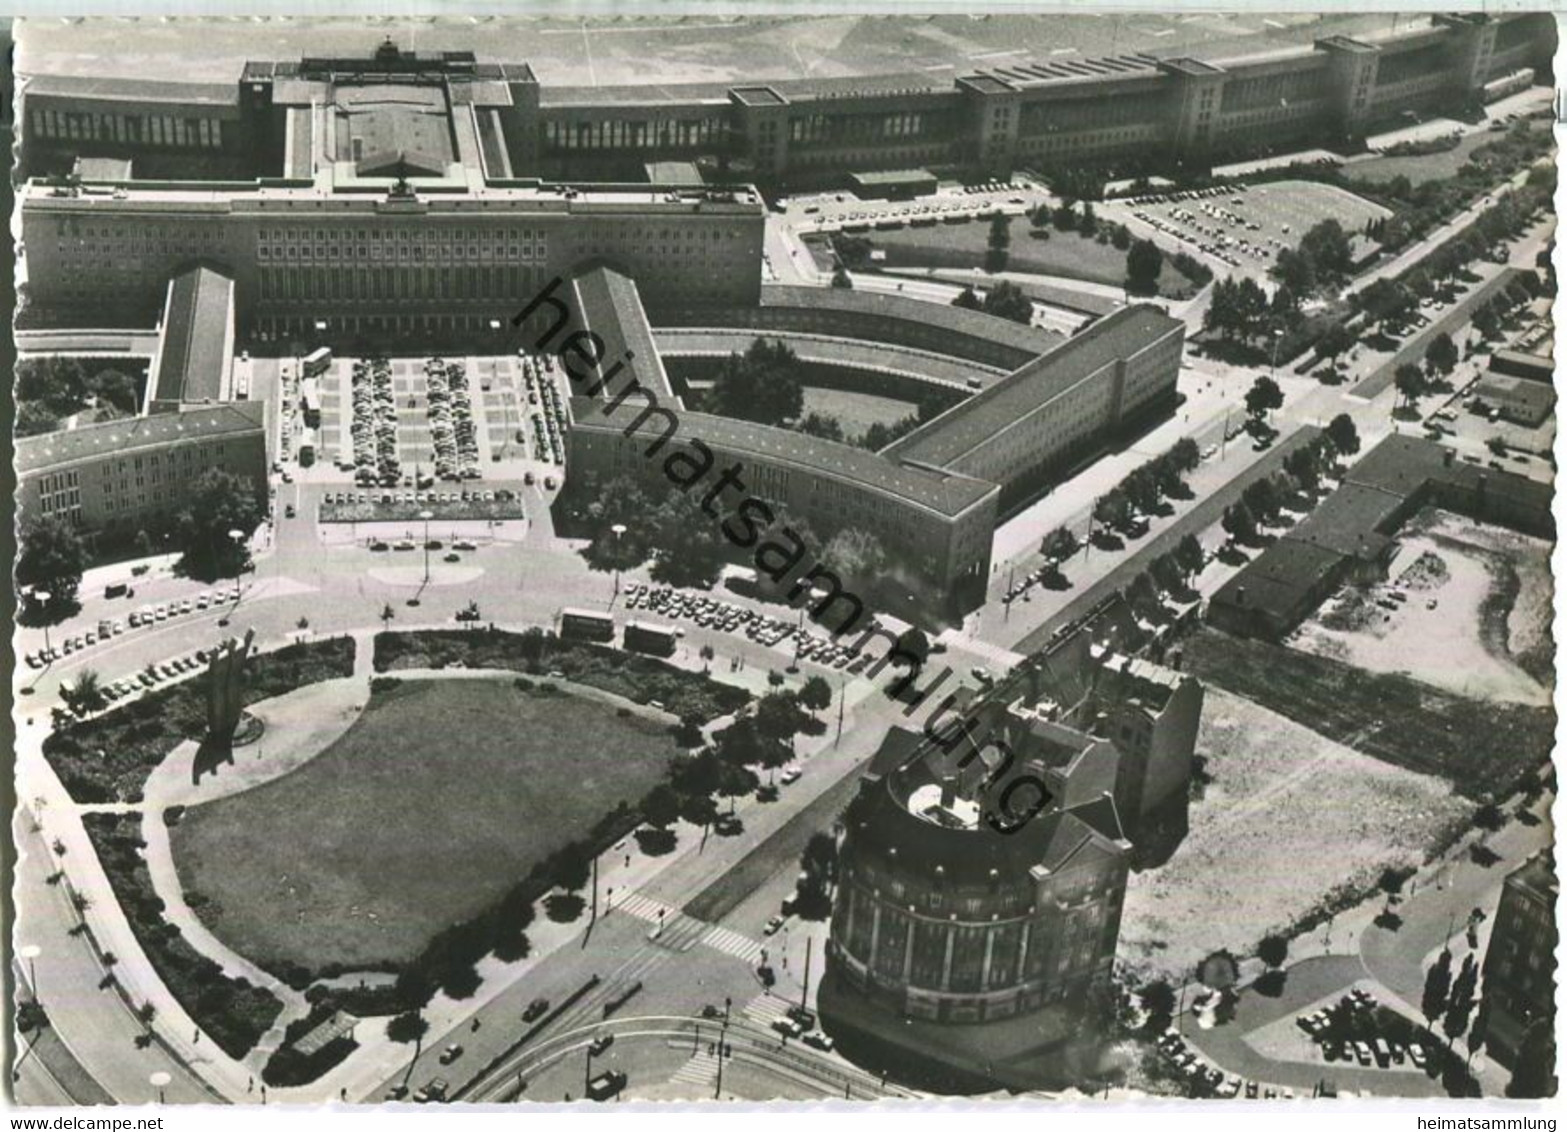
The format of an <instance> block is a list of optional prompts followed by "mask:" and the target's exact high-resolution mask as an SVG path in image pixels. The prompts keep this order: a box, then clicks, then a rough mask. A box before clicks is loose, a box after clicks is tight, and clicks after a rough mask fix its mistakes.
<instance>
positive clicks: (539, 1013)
mask: <svg viewBox="0 0 1567 1132" xmlns="http://www.w3.org/2000/svg"><path fill="white" fill-rule="evenodd" d="M549 1008H550V1000H549V999H547V998H536V999H534V1000H533V1001H532V1002H530V1003H528V1009H526V1010H524V1011H523V1012H522V1020H523V1021H524V1022H532V1021H533V1020H534V1019H535V1018H542V1017H544V1015H545V1014H547V1013H548V1012H549Z"/></svg>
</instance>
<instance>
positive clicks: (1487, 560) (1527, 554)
mask: <svg viewBox="0 0 1567 1132" xmlns="http://www.w3.org/2000/svg"><path fill="white" fill-rule="evenodd" d="M1400 543H1401V547H1400V549H1399V552H1398V556H1397V557H1396V558H1395V559H1394V561H1393V566H1392V569H1391V570H1390V571H1389V574H1388V577H1389V581H1390V582H1391V583H1403V585H1404V592H1405V595H1406V597H1405V600H1404V601H1403V602H1402V603H1399V604H1397V605H1396V606H1395V608H1392V609H1388V608H1386V607H1384V606H1380V605H1378V604H1376V603H1377V601H1378V600H1379V599H1380V600H1384V601H1387V600H1391V597H1390V595H1391V594H1392V593H1393V592H1394V591H1393V589H1392V587H1391V586H1374V587H1370V588H1366V589H1359V588H1349V589H1345V590H1343V591H1341V592H1340V593H1338V594H1337V595H1335V596H1334V597H1333V598H1331V599H1329V601H1327V602H1326V603H1324V604H1323V606H1322V608H1321V609H1320V610H1318V611H1317V614H1316V616H1314V617H1313V618H1311V620H1309V621H1307V622H1306V623H1305V624H1304V625H1302V626H1301V628H1300V630H1299V631H1298V632H1297V633H1296V634H1295V635H1294V636H1293V637H1292V638H1291V639H1290V640H1289V642H1288V643H1289V644H1290V645H1291V646H1292V647H1294V648H1299V649H1303V650H1305V651H1307V652H1311V653H1315V654H1317V655H1319V656H1329V657H1332V658H1334V659H1335V660H1341V661H1343V662H1344V663H1346V664H1353V665H1355V666H1356V667H1359V668H1364V669H1367V670H1368V671H1371V672H1400V673H1403V674H1405V675H1407V676H1411V677H1413V678H1415V679H1417V680H1422V681H1425V682H1426V683H1428V684H1434V685H1435V686H1437V687H1439V688H1444V689H1447V690H1448V691H1451V692H1457V693H1459V694H1460V695H1465V696H1472V697H1474V698H1476V699H1486V700H1492V701H1503V702H1510V703H1525V704H1535V705H1543V704H1548V703H1550V700H1551V689H1550V687H1549V685H1548V684H1546V683H1542V682H1541V681H1540V680H1539V679H1537V678H1536V676H1535V675H1531V674H1530V673H1531V672H1535V673H1536V675H1538V674H1539V672H1540V669H1539V662H1540V660H1541V659H1543V657H1548V656H1549V655H1550V651H1551V650H1550V616H1551V574H1550V545H1549V544H1548V543H1547V542H1545V540H1543V539H1536V538H1530V537H1529V536H1527V535H1520V534H1516V533H1514V532H1512V531H1508V530H1504V529H1501V528H1498V527H1488V526H1482V525H1481V524H1479V523H1475V522H1472V521H1470V520H1468V519H1465V518H1463V517H1462V516H1459V515H1455V514H1452V513H1451V512H1446V511H1427V512H1422V513H1421V514H1420V515H1419V516H1417V517H1416V518H1415V520H1414V521H1412V522H1411V523H1410V524H1408V525H1407V526H1406V527H1405V528H1404V530H1403V531H1402V532H1401V534H1400ZM1520 658H1521V660H1522V663H1520Z"/></svg>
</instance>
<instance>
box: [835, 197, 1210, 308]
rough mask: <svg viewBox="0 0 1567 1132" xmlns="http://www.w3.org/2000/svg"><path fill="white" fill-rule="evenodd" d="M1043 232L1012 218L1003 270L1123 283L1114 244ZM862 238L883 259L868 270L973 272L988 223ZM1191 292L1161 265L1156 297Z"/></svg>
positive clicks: (1122, 260) (980, 260) (1121, 256)
mask: <svg viewBox="0 0 1567 1132" xmlns="http://www.w3.org/2000/svg"><path fill="white" fill-rule="evenodd" d="M1102 211H1106V210H1102ZM1047 231H1048V232H1049V233H1050V236H1049V238H1048V239H1035V238H1034V237H1033V235H1031V234H1030V232H1029V225H1028V221H1027V220H1023V219H1021V218H1014V219H1013V222H1012V228H1011V233H1012V242H1011V244H1010V246H1009V247H1008V256H1007V265H1006V270H1007V271H1018V272H1028V273H1032V274H1036V275H1058V276H1065V277H1067V278H1071V279H1086V280H1087V281H1089V282H1090V283H1104V284H1107V285H1109V286H1112V287H1119V286H1121V285H1122V284H1123V283H1124V282H1125V281H1126V252H1124V251H1122V250H1121V249H1120V248H1117V247H1116V246H1115V245H1114V244H1112V243H1109V242H1108V241H1107V242H1105V243H1103V244H1101V243H1100V242H1099V241H1098V240H1097V239H1093V238H1089V237H1085V236H1081V235H1079V234H1078V233H1076V232H1060V231H1057V230H1056V229H1054V228H1050V229H1047ZM863 235H864V238H865V239H867V240H869V241H870V242H871V246H872V247H873V248H876V249H878V250H881V251H884V252H886V253H887V258H886V260H885V261H883V262H879V263H875V264H872V265H871V266H873V267H878V268H897V267H945V268H960V269H961V268H973V267H981V266H983V265H984V263H985V254H986V251H987V249H988V248H989V241H990V224H989V222H988V221H985V220H970V221H967V222H966V223H962V224H947V223H941V224H937V225H934V226H931V227H920V228H914V227H907V228H899V229H895V230H891V231H885V232H883V231H871V232H867V233H863ZM981 282H982V281H981ZM1195 290H1196V286H1195V284H1193V283H1192V281H1191V280H1189V279H1187V278H1186V276H1184V275H1182V274H1181V273H1180V272H1179V271H1177V270H1175V268H1174V267H1172V266H1171V265H1170V264H1169V262H1168V261H1166V263H1165V265H1164V270H1163V271H1162V272H1161V273H1160V275H1159V293H1160V294H1161V295H1164V296H1166V297H1169V298H1181V297H1185V296H1187V295H1190V294H1192V293H1193V292H1194V291H1195Z"/></svg>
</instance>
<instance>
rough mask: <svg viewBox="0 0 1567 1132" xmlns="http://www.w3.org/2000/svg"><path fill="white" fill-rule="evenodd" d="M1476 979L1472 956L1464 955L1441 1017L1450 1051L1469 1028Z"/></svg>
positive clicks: (1477, 974) (1476, 970)
mask: <svg viewBox="0 0 1567 1132" xmlns="http://www.w3.org/2000/svg"><path fill="white" fill-rule="evenodd" d="M1478 977H1479V971H1478V969H1477V967H1476V966H1475V957H1474V955H1473V954H1469V955H1465V956H1464V963H1463V966H1462V967H1460V968H1459V969H1458V977H1457V978H1456V979H1454V980H1453V988H1452V991H1451V992H1450V994H1449V995H1448V1000H1447V1011H1446V1013H1445V1014H1443V1016H1442V1032H1443V1033H1444V1034H1446V1035H1447V1048H1448V1049H1452V1048H1453V1043H1454V1042H1456V1041H1457V1040H1458V1039H1459V1038H1461V1037H1463V1036H1464V1031H1465V1030H1467V1029H1468V1028H1469V1014H1470V1011H1472V1010H1473V1009H1474V1004H1475V993H1474V992H1475V983H1476V981H1477V980H1478Z"/></svg>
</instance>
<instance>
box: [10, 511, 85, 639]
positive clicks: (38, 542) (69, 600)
mask: <svg viewBox="0 0 1567 1132" xmlns="http://www.w3.org/2000/svg"><path fill="white" fill-rule="evenodd" d="M21 541H22V545H21V553H20V554H19V555H18V556H17V560H16V571H15V580H16V585H17V587H18V588H19V589H22V590H37V591H41V592H43V593H47V594H48V595H49V600H48V601H47V602H41V601H29V602H28V603H27V608H26V610H25V612H26V614H27V615H28V618H29V620H30V621H32V622H34V623H38V624H50V625H52V624H57V623H58V622H60V621H62V620H64V619H65V618H66V617H69V616H70V615H71V614H72V613H74V612H75V611H76V608H77V604H76V591H77V590H78V589H79V588H80V587H81V584H82V571H83V569H85V567H86V565H87V552H86V550H85V549H84V548H83V546H82V538H81V535H79V534H78V533H77V532H76V528H75V527H73V526H72V525H71V523H70V521H69V520H68V519H66V518H65V517H64V516H62V515H46V516H43V517H41V518H38V519H33V520H31V521H29V522H28V523H27V524H26V525H25V526H24V527H23V528H22V540H21Z"/></svg>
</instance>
